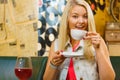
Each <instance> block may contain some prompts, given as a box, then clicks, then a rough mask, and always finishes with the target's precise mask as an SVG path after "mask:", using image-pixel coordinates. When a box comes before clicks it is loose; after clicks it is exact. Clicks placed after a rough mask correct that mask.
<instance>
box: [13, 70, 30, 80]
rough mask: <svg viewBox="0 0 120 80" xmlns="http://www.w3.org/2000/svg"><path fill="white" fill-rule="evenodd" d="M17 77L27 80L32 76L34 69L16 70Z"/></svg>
mask: <svg viewBox="0 0 120 80" xmlns="http://www.w3.org/2000/svg"><path fill="white" fill-rule="evenodd" d="M15 74H16V76H17V77H18V78H19V79H21V80H27V79H29V78H30V77H31V76H32V69H30V68H22V69H19V68H15Z"/></svg>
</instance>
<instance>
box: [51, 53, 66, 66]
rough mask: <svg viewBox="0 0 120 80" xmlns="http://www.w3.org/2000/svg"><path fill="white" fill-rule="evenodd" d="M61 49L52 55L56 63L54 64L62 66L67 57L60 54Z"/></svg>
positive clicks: (53, 62)
mask: <svg viewBox="0 0 120 80" xmlns="http://www.w3.org/2000/svg"><path fill="white" fill-rule="evenodd" d="M60 52H61V51H57V52H55V53H54V54H55V55H54V56H53V57H52V59H51V61H50V62H51V63H52V64H53V65H54V66H60V65H61V64H62V63H63V61H64V60H65V57H64V56H63V55H61V54H60Z"/></svg>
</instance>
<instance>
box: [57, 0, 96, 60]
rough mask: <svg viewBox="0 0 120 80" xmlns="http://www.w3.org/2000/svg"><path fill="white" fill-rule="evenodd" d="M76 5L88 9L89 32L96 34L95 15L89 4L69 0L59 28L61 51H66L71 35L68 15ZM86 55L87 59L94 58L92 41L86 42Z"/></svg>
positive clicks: (81, 0) (82, 0)
mask: <svg viewBox="0 0 120 80" xmlns="http://www.w3.org/2000/svg"><path fill="white" fill-rule="evenodd" d="M74 5H80V6H84V7H85V8H86V10H87V13H88V31H92V32H96V29H95V22H94V16H93V13H92V10H91V8H90V6H89V4H88V3H87V2H86V1H84V0H68V2H67V4H66V6H65V8H64V12H63V15H62V17H61V23H60V28H59V36H58V40H59V50H64V49H65V45H66V42H67V41H68V39H69V34H68V32H69V31H68V30H69V29H68V23H67V22H68V15H69V11H70V9H71V8H72V7H73V6H74ZM84 55H85V57H86V58H87V59H91V58H93V51H92V44H91V41H90V40H85V45H84Z"/></svg>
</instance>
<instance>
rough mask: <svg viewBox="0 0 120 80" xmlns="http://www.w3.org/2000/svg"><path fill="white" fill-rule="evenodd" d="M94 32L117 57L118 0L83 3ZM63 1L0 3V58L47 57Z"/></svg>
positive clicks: (119, 37)
mask: <svg viewBox="0 0 120 80" xmlns="http://www.w3.org/2000/svg"><path fill="white" fill-rule="evenodd" d="M87 2H88V3H89V5H90V6H91V9H92V11H93V14H94V18H95V24H96V30H97V32H98V33H100V35H101V36H102V37H103V39H104V40H105V41H106V44H107V46H108V48H109V51H110V56H120V49H119V47H120V0H87ZM66 3H67V0H0V56H20V55H25V56H27V55H29V56H47V55H48V52H49V47H50V46H51V42H52V41H54V40H55V38H57V36H58V34H59V32H58V31H59V22H60V20H61V15H62V12H63V10H64V7H65V5H66Z"/></svg>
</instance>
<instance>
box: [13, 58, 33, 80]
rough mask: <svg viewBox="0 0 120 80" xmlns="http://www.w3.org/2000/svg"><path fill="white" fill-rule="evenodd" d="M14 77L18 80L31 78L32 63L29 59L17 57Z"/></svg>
mask: <svg viewBox="0 0 120 80" xmlns="http://www.w3.org/2000/svg"><path fill="white" fill-rule="evenodd" d="M15 75H16V76H17V77H18V78H19V80H28V79H29V78H30V77H31V76H32V62H31V58H30V57H17V60H16V65H15Z"/></svg>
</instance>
